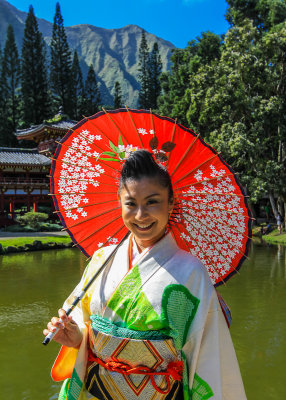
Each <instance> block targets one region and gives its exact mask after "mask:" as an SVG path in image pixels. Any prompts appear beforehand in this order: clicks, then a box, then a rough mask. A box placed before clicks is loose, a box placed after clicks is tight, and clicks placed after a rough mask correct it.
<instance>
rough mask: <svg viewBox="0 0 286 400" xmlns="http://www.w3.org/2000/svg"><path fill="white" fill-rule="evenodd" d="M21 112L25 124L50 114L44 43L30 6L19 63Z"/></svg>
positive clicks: (34, 122)
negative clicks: (20, 61) (20, 62)
mask: <svg viewBox="0 0 286 400" xmlns="http://www.w3.org/2000/svg"><path fill="white" fill-rule="evenodd" d="M21 92H22V104H23V105H22V112H23V119H24V122H25V124H26V125H28V126H29V125H30V124H40V123H41V122H42V121H43V120H44V119H46V118H48V117H49V116H50V102H49V92H48V81H47V69H46V57H45V45H44V41H43V37H42V34H41V33H40V32H39V29H38V23H37V19H36V17H35V14H34V9H33V7H32V6H30V8H29V12H28V15H27V18H26V22H25V30H24V37H23V45H22V64H21Z"/></svg>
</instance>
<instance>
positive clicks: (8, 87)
mask: <svg viewBox="0 0 286 400" xmlns="http://www.w3.org/2000/svg"><path fill="white" fill-rule="evenodd" d="M19 83H20V60H19V56H18V50H17V46H16V42H15V36H14V30H13V28H12V26H11V25H8V28H7V39H6V43H5V48H4V54H3V58H2V70H1V86H2V88H1V91H2V103H3V104H2V106H3V109H2V110H3V111H2V112H3V113H4V121H3V125H2V126H1V144H2V145H4V146H12V145H13V144H15V143H17V141H16V139H15V136H14V135H13V132H15V131H16V128H17V123H18V119H19V93H18V90H19Z"/></svg>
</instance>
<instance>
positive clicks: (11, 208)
mask: <svg viewBox="0 0 286 400" xmlns="http://www.w3.org/2000/svg"><path fill="white" fill-rule="evenodd" d="M9 211H10V214H11V218H12V219H14V212H15V201H14V199H13V198H10V200H9Z"/></svg>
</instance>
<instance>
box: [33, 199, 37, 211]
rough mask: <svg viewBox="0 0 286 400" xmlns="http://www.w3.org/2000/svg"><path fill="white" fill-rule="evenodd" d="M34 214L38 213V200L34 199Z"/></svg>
mask: <svg viewBox="0 0 286 400" xmlns="http://www.w3.org/2000/svg"><path fill="white" fill-rule="evenodd" d="M33 207H34V212H38V198H37V197H36V198H34V201H33Z"/></svg>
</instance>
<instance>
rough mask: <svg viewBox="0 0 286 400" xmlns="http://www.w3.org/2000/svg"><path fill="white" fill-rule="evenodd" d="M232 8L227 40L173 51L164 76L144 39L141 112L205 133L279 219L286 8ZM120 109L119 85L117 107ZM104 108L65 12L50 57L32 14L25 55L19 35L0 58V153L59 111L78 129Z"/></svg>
mask: <svg viewBox="0 0 286 400" xmlns="http://www.w3.org/2000/svg"><path fill="white" fill-rule="evenodd" d="M227 4H228V9H227V13H226V16H225V17H226V19H227V21H228V22H229V26H230V27H229V29H228V31H227V32H226V33H225V34H223V35H217V34H214V33H212V32H209V31H207V32H202V33H201V35H200V36H199V37H197V38H195V39H192V40H190V42H189V43H188V45H187V47H186V48H184V49H175V50H174V51H173V54H172V57H171V61H172V65H171V69H170V70H169V71H167V72H162V64H161V61H160V48H158V45H157V43H155V45H154V46H153V48H152V49H149V48H148V44H147V42H146V38H145V35H144V31H142V38H141V45H140V49H139V75H138V76H139V84H140V87H141V88H140V92H139V102H138V107H140V108H147V109H149V108H152V109H153V110H154V112H157V113H159V114H162V115H167V116H169V117H172V118H174V119H177V121H178V122H179V123H181V124H183V125H185V126H187V127H189V128H191V129H193V130H194V131H195V132H196V133H198V134H200V135H201V137H202V138H203V139H204V140H205V141H206V142H208V143H209V144H210V145H212V146H213V147H214V148H215V149H216V150H217V151H219V152H220V153H221V155H222V157H223V158H224V159H225V161H226V162H227V163H228V164H230V165H231V166H232V168H233V169H234V170H235V171H236V172H237V173H238V174H239V179H240V181H241V183H242V184H243V186H244V188H245V190H246V192H247V194H248V195H249V199H250V202H251V204H252V205H255V204H258V203H259V202H261V201H262V202H264V204H265V205H266V204H271V207H272V211H273V215H274V216H275V217H277V215H278V211H279V212H280V213H281V214H282V215H285V211H286V187H285V183H286V108H285V89H286V88H285V85H286V79H285V78H286V1H285V0H248V1H247V0H227ZM47 60H48V62H47ZM122 105H123V104H122V96H121V89H120V85H119V83H118V82H116V84H115V88H114V104H113V105H112V106H111V107H114V108H117V107H120V106H122ZM101 106H102V103H101V98H100V91H99V88H98V84H97V79H96V76H95V73H94V69H93V66H92V65H90V66H89V71H88V74H87V77H86V79H85V81H84V80H83V76H82V72H81V69H80V65H79V59H78V55H77V52H76V51H75V52H74V53H73V55H72V54H71V51H70V49H69V45H68V42H67V39H66V34H65V29H64V24H63V17H62V15H61V11H60V5H59V3H57V5H56V12H55V16H54V25H53V34H52V41H51V44H50V49H49V54H48V55H47V47H46V45H45V44H44V40H43V37H42V34H41V32H39V29H38V25H37V20H36V18H35V15H34V11H33V7H32V6H30V9H29V13H28V15H27V20H26V24H25V31H24V38H23V43H22V48H21V53H20V54H19V53H18V49H17V46H16V44H15V38H14V32H13V28H12V26H9V27H8V30H7V38H6V44H5V47H4V48H3V49H2V51H1V53H0V146H8V147H16V146H19V143H18V142H17V140H16V139H15V135H14V132H15V131H16V130H17V129H22V128H25V127H28V126H30V125H34V124H40V123H42V122H43V121H51V119H52V118H53V116H54V115H56V114H57V113H58V111H59V110H61V113H62V114H63V115H64V116H66V117H68V118H69V119H74V120H80V119H81V118H82V115H92V114H94V113H96V112H97V111H99V110H100V109H101ZM22 145H25V144H24V143H23V144H22ZM253 210H254V214H255V207H253ZM254 216H255V215H254Z"/></svg>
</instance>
